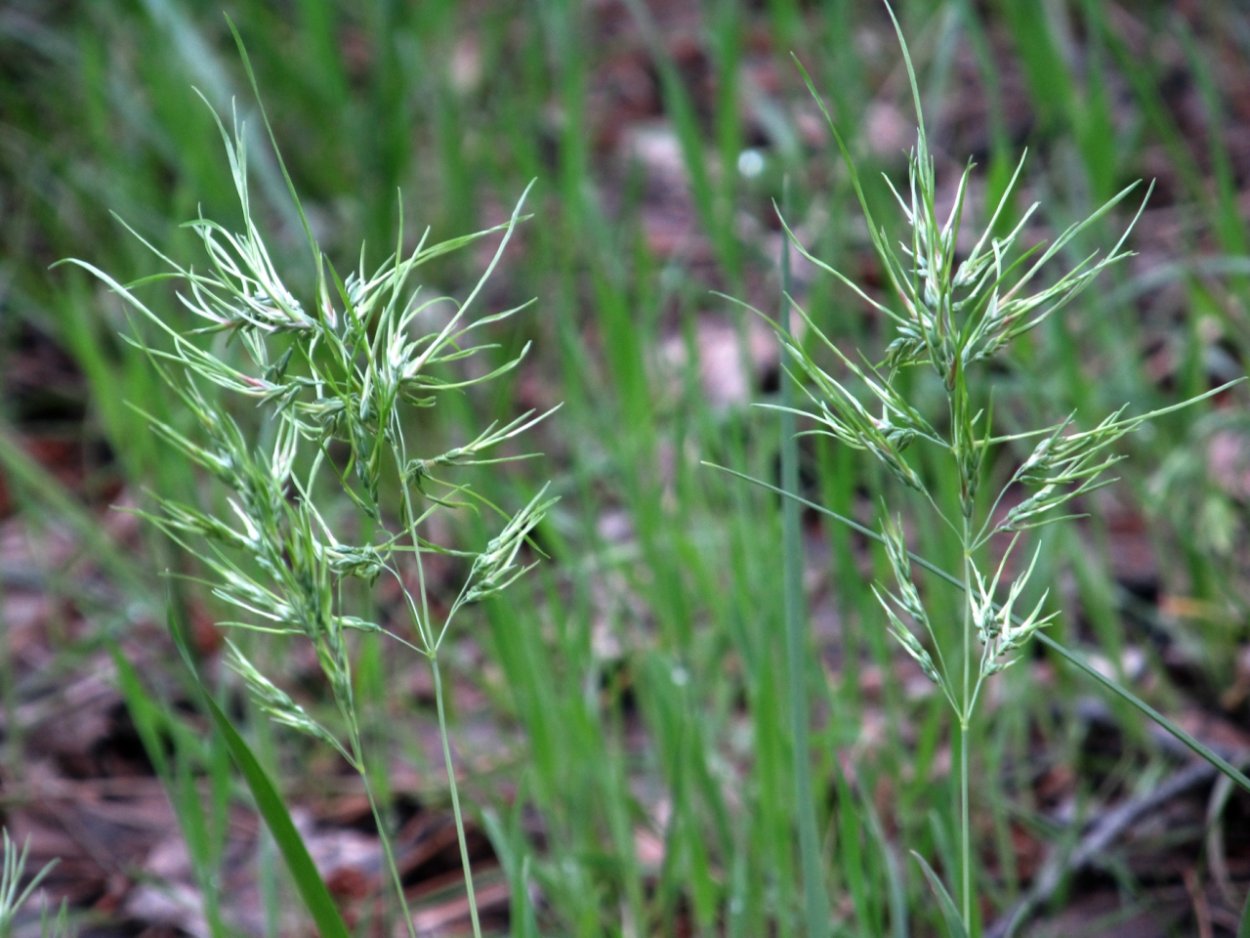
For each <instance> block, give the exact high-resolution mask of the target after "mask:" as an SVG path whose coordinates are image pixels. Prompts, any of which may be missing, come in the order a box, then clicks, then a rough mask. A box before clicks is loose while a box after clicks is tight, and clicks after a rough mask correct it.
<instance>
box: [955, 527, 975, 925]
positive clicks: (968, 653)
mask: <svg viewBox="0 0 1250 938" xmlns="http://www.w3.org/2000/svg"><path fill="white" fill-rule="evenodd" d="M970 515H971V512H970V511H968V510H967V506H965V510H964V511H963V526H962V547H963V557H964V569H963V576H964V593H965V597H964V603H963V620H964V621H963V643H964V660H963V672H964V673H963V684H964V694H963V701H962V705H963V706H962V710H961V712H960V713H959V828H960V831H959V856H960V864H961V865H962V866H963V874H962V877H961V878H962V883H961V897H962V902H961V908H962V911H963V916H964V923H965V924H966V925H969V926H970V925H971V922H972V880H973V871H972V809H971V805H970V800H971V799H970V794H969V786H970V781H969V777H968V730H969V728H970V726H971V723H972V706H973V689H972V632H973V628H974V623H973V621H972V567H973V562H972V546H971V544H972V521H971V517H970Z"/></svg>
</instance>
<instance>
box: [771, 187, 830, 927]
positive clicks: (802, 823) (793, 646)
mask: <svg viewBox="0 0 1250 938" xmlns="http://www.w3.org/2000/svg"><path fill="white" fill-rule="evenodd" d="M782 198H783V200H784V199H785V193H784V192H783V196H782ZM783 208H784V206H783ZM789 295H790V242H789V241H788V240H783V241H782V242H781V312H780V320H781V332H780V335H782V336H784V335H788V334H789V332H790V321H789V317H790V303H789V300H788V299H787V298H788V297H789ZM778 341H779V342H780V339H779V340H778ZM785 354H786V352H785V347H784V344H783V345H781V346H780V347H779V349H778V356H779V357H780V359H781V360H784V359H785ZM793 383H794V379H793V378H791V377H790V376H789V375H787V374H783V376H782V379H781V406H782V408H783V410H782V413H781V420H780V423H781V484H782V486H783V487H784V488H785V490H786V493H787V494H789V495H791V496H794V495H797V494H798V491H799V443H798V436H797V434H796V433H795V426H794V424H795V419H794V413H793V410H792V408H793V407H794V400H793V398H794V386H793ZM781 530H782V534H781V538H782V545H783V546H782V549H783V551H784V554H785V563H784V574H785V590H784V592H785V623H786V672H787V675H786V676H787V683H788V684H789V685H790V732H791V735H792V738H793V759H794V768H793V772H794V821H795V826H796V827H797V828H798V835H799V858H800V863H801V865H802V869H803V905H804V909H805V911H806V918H807V934H808V935H809V936H811V938H822V936H824V935H828V934H829V898H828V896H827V895H826V894H825V892H824V887H823V885H822V884H823V883H824V881H825V876H824V871H823V870H822V868H821V862H820V846H819V841H818V838H817V831H816V826H817V819H816V810H815V806H814V804H813V803H812V780H811V764H810V760H811V743H810V742H809V736H808V723H809V721H810V712H809V709H808V697H807V667H806V664H805V663H806V661H807V648H806V642H805V638H806V636H807V629H806V627H805V624H804V621H803V620H804V609H803V606H804V603H803V545H802V542H801V540H800V538H801V536H802V535H801V533H800V531H799V506H798V503H797V502H796V501H795V500H794V499H793V497H791V498H787V499H785V500H784V501H783V503H782V514H781Z"/></svg>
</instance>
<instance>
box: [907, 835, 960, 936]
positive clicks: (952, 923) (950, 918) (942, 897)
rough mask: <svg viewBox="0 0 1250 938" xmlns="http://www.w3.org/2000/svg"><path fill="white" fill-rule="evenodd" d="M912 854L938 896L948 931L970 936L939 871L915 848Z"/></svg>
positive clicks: (951, 933) (939, 906) (948, 932)
mask: <svg viewBox="0 0 1250 938" xmlns="http://www.w3.org/2000/svg"><path fill="white" fill-rule="evenodd" d="M911 855H912V856H913V857H915V858H916V862H917V863H919V864H920V869H921V870H923V871H924V876H925V879H927V880H928V881H929V888H930V889H932V890H933V894H934V895H935V896H937V900H938V908H939V909H941V910H942V919H943V921H945V922H946V933H947V934H948V935H950V936H951V938H968V927H967V925H965V924H964V921H963V919H961V918H960V917H959V910H958V909H957V908H955V900H954V899H952V898H951V894H950V893H949V892H947V891H946V887H945V886H943V885H942V881H941V880H940V879H938V875H937V873H935V872H933V867H931V866H929V863H928V861H926V860H925V858H924V857H922V856H921V855H920V854H918V853H917V852H916V851H915V850H913V851H912V852H911Z"/></svg>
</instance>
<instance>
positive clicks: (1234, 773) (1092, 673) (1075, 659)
mask: <svg viewBox="0 0 1250 938" xmlns="http://www.w3.org/2000/svg"><path fill="white" fill-rule="evenodd" d="M1234 383H1236V382H1234ZM1225 387H1227V385H1226V386H1225ZM1225 387H1221V388H1216V389H1215V390H1214V391H1211V392H1210V394H1205V395H1203V397H1209V396H1211V394H1216V393H1218V392H1219V391H1222V390H1224V389H1225ZM1201 399H1202V398H1197V399H1196V400H1201ZM1187 403H1193V402H1187ZM1169 409H1170V408H1169ZM704 465H706V466H709V467H711V468H712V469H719V470H720V471H721V472H727V473H729V475H731V476H735V477H737V478H739V479H742V480H743V481H744V482H750V483H752V484H754V485H758V486H761V487H762V488H766V489H768V490H769V491H772V492H776V493H777V494H778V495H784V496H786V497H787V498H791V499H794V501H796V502H798V504H800V505H802V506H804V507H806V508H810V509H812V510H813V511H818V512H820V513H821V514H822V515H825V516H826V517H829V518H833V519H834V520H835V521H837V522H838V523H839V524H844V525H846V526H847V527H848V528H850V529H851V530H853V531H855V532H856V533H858V534H862V535H863V536H864V537H867V538H871V539H872V540H874V541H877V542H878V543H884V538H883V537H882V536H881V535H880V534H879V533H878V532H876V531H874V530H872V529H871V528H867V527H865V526H864V525H862V524H860V523H859V522H858V521H855V520H854V519H853V518H848V517H846V516H845V515H842V514H839V513H838V512H836V511H833V510H831V509H829V508H826V507H825V506H823V505H820V504H818V503H816V502H813V501H810V500H808V499H806V498H803V497H802V496H800V495H795V494H793V493H790V492H787V491H785V490H784V489H782V488H779V487H778V486H775V485H773V484H772V483H770V482H765V481H764V480H763V479H757V478H755V477H754V476H749V475H747V474H746V473H742V472H737V471H735V470H733V469H730V468H728V467H727V466H718V465H717V464H716V463H708V462H705V463H704ZM907 553H908V556H909V557H910V558H911V559H912V561H913V562H914V563H915V564H916V565H917V566H919V567H923V568H924V569H926V570H928V571H929V572H930V573H932V574H934V575H936V576H938V577H941V578H942V579H943V580H945V581H946V582H947V583H949V584H950V585H951V586H954V587H956V588H958V589H961V590H962V589H963V588H964V584H963V582H962V581H961V580H960V579H959V578H958V577H955V576H953V575H952V574H950V573H948V572H947V571H945V570H943V569H942V568H941V567H939V566H937V564H934V563H931V562H930V561H928V560H926V559H925V558H924V557H921V556H918V555H917V554H913V553H912V552H911V551H908V552H907ZM1016 618H1017V617H1015V616H1013V621H1014V620H1015V619H1016ZM1035 637H1036V638H1037V640H1038V641H1039V642H1041V643H1042V644H1043V645H1045V646H1046V647H1047V648H1049V649H1051V650H1052V651H1054V652H1055V653H1056V654H1058V655H1059V656H1060V657H1062V658H1063V659H1064V660H1065V661H1067V662H1068V663H1069V664H1071V665H1073V666H1075V667H1076V668H1078V669H1079V670H1081V671H1083V672H1085V674H1086V675H1087V676H1088V677H1091V678H1093V679H1094V680H1095V681H1097V682H1098V683H1099V684H1101V685H1102V686H1103V687H1105V688H1106V689H1107V690H1109V691H1111V692H1112V693H1114V694H1116V695H1118V696H1119V697H1120V698H1122V699H1123V700H1124V701H1126V702H1127V703H1129V704H1130V705H1131V706H1133V707H1134V708H1136V709H1137V711H1138V712H1139V713H1141V714H1143V715H1145V716H1147V717H1149V718H1150V719H1151V720H1152V721H1154V723H1155V724H1156V725H1157V726H1159V727H1160V728H1161V729H1163V730H1164V731H1165V732H1167V733H1169V734H1171V735H1172V736H1173V737H1175V738H1176V739H1177V741H1179V742H1180V743H1181V744H1182V745H1184V746H1185V747H1186V748H1188V749H1189V750H1191V751H1192V752H1193V753H1194V754H1195V755H1198V756H1200V757H1201V758H1203V759H1205V760H1206V761H1207V762H1209V763H1211V765H1213V766H1215V767H1216V768H1217V769H1219V770H1220V771H1221V772H1222V773H1224V775H1226V776H1228V778H1230V779H1232V781H1234V782H1236V783H1237V784H1238V785H1240V786H1241V787H1242V788H1243V789H1245V790H1246V791H1248V792H1250V777H1247V776H1246V775H1245V773H1244V772H1242V771H1241V770H1240V769H1238V768H1237V767H1236V766H1235V765H1233V764H1232V763H1231V762H1229V761H1228V760H1227V759H1225V758H1224V757H1223V756H1221V755H1220V754H1219V753H1218V752H1216V751H1215V750H1214V749H1212V748H1211V747H1210V746H1208V745H1206V744H1205V743H1203V742H1202V741H1201V740H1199V739H1197V738H1196V737H1194V736H1191V735H1190V734H1189V733H1187V732H1185V731H1184V730H1183V729H1181V728H1180V727H1179V726H1177V725H1176V724H1175V723H1173V722H1172V721H1171V720H1169V719H1168V718H1167V717H1165V716H1164V715H1163V714H1162V713H1160V712H1159V711H1158V710H1156V709H1155V708H1154V707H1152V706H1150V704H1148V703H1146V701H1144V700H1142V699H1141V698H1140V697H1138V696H1137V695H1136V694H1134V693H1133V692H1132V691H1131V690H1129V689H1128V688H1127V687H1124V686H1122V685H1120V684H1117V683H1116V682H1115V681H1113V680H1112V679H1111V678H1109V677H1107V676H1106V675H1105V674H1103V673H1102V672H1101V671H1099V670H1098V669H1097V668H1095V667H1094V666H1093V665H1092V664H1090V663H1089V662H1088V661H1086V660H1085V659H1084V658H1082V657H1081V656H1080V655H1078V654H1077V653H1076V652H1074V651H1069V650H1068V649H1067V648H1065V647H1064V646H1063V645H1062V644H1060V643H1059V642H1057V641H1055V639H1053V638H1051V637H1050V636H1049V635H1047V634H1046V633H1045V632H1040V631H1039V632H1037V633H1036V635H1035Z"/></svg>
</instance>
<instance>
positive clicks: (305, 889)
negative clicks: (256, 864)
mask: <svg viewBox="0 0 1250 938" xmlns="http://www.w3.org/2000/svg"><path fill="white" fill-rule="evenodd" d="M168 609H169V631H170V634H172V635H173V639H174V644H175V645H176V646H177V648H178V654H179V655H181V657H182V660H183V663H184V664H186V666H187V670H188V671H190V672H191V676H192V678H193V680H194V682H195V686H196V689H197V690H198V691H199V693H200V697H201V699H202V700H203V703H204V708H205V710H207V711H208V714H209V716H210V717H212V720H213V724H214V725H215V726H216V728H217V732H219V733H221V735H222V738H223V739H224V740H225V742H226V746H227V748H228V749H229V750H230V756H231V758H232V759H234V763H235V765H237V766H238V767H239V771H240V772H241V773H242V774H243V778H244V780H245V781H246V782H247V787H248V790H250V791H251V793H252V797H253V798H254V799H255V800H256V808H257V810H258V811H259V812H260V815H261V817H262V818H264V820H265V826H266V827H268V828H269V833H270V834H272V835H273V839H274V843H276V844H277V845H278V849H279V850H280V851H281V852H282V857H283V859H284V860H286V864H287V868H288V869H289V870H290V871H291V878H292V879H293V880H294V881H295V888H296V889H297V890H298V891H299V894H300V898H301V899H303V900H304V906H305V907H306V908H307V909H308V913H309V914H310V915H311V916H312V918H313V921H314V922H316V923H317V933H318V934H319V935H322V936H326V938H348V936H349V934H350V933H349V932H348V930H347V924H346V923H345V922H344V921H343V918H342V916H341V915H339V910H338V906H336V905H335V903H334V897H333V896H331V895H330V891H329V890H328V889H327V888H326V884H325V882H324V881H323V880H322V879H321V874H320V873H318V872H317V866H316V864H314V863H313V860H312V857H311V856H310V855H309V853H308V848H307V847H305V846H304V839H303V838H302V837H301V836H300V833H299V830H298V829H297V828H296V827H295V822H294V821H292V820H291V815H290V812H288V811H287V809H286V805H285V804H283V803H282V796H281V795H280V794H278V790H277V789H276V788H275V787H274V784H273V782H272V781H270V779H269V775H268V773H266V772H265V769H264V766H262V765H261V764H260V760H258V759H257V758H256V756H255V755H254V754H253V753H252V750H251V748H250V747H249V746H248V744H247V741H246V740H245V739H244V738H243V737H242V736H241V735H239V732H238V731H237V730H236V729H235V728H234V726H233V724H231V722H230V718H229V717H227V716H226V714H225V713H224V712H222V709H221V707H219V706H218V705H217V702H216V701H215V700H213V697H212V695H211V694H210V693H209V691H208V688H207V687H205V686H204V682H203V681H202V680H201V679H200V675H199V672H198V671H197V670H196V668H195V660H194V658H193V657H192V655H191V649H190V648H189V647H188V645H187V638H186V630H185V623H184V622H183V621H182V616H181V614H180V613H179V611H178V610H177V608H176V606H175V604H174V603H173V601H172V600H171V601H170V602H169V603H168Z"/></svg>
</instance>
